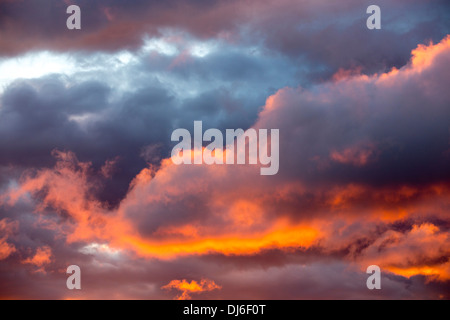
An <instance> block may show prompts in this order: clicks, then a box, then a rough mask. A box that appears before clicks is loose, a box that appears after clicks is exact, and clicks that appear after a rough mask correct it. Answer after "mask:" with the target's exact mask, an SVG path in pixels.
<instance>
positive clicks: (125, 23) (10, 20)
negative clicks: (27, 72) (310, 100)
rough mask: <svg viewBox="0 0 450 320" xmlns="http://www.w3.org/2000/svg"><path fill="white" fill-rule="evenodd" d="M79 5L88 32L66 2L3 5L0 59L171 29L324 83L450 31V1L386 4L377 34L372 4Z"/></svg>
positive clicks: (118, 45)
mask: <svg viewBox="0 0 450 320" xmlns="http://www.w3.org/2000/svg"><path fill="white" fill-rule="evenodd" d="M73 3H76V4H78V5H80V6H81V8H82V21H83V27H82V30H80V31H69V30H67V28H66V27H65V20H66V18H67V14H66V13H65V9H66V6H67V4H66V3H63V2H61V1H53V0H52V1H44V0H42V1H6V2H5V1H3V2H1V3H0V6H1V7H2V8H1V9H2V10H0V12H1V13H0V14H1V16H0V32H1V35H2V37H0V39H3V41H2V40H0V55H11V54H14V53H19V52H24V51H28V50H37V49H49V48H51V49H56V50H61V51H66V50H82V51H83V50H113V51H114V50H120V49H137V48H138V47H139V46H140V44H141V43H142V37H143V36H144V35H146V34H147V35H151V36H155V35H160V34H161V30H162V29H164V28H171V29H177V30H182V31H185V32H187V33H190V34H192V35H193V36H194V37H198V38H200V39H211V38H217V37H218V38H222V39H227V41H230V42H233V43H238V44H247V45H256V46H261V47H264V48H266V49H268V50H269V51H273V52H279V53H282V54H285V55H287V56H288V57H289V58H290V59H292V63H294V64H296V65H304V66H305V65H307V72H308V73H309V78H310V79H311V80H315V81H317V80H320V79H327V78H329V77H330V76H331V75H332V74H334V73H335V72H336V71H337V70H338V69H341V68H343V69H350V68H352V69H361V70H362V71H363V72H365V73H373V72H376V71H380V70H388V69H389V68H391V67H393V66H397V67H398V66H401V65H403V64H404V63H405V62H406V61H407V60H408V58H409V52H410V51H411V49H413V48H414V47H415V46H416V44H417V43H421V42H425V41H428V40H434V41H438V40H440V39H441V38H442V37H443V36H444V35H445V34H447V33H448V32H449V30H450V22H449V21H450V19H449V13H448V12H450V10H449V5H448V3H447V2H446V1H434V2H433V4H430V3H429V2H427V1H424V0H416V1H396V2H392V1H381V2H378V3H377V4H378V5H379V6H380V7H381V8H382V21H383V22H382V30H377V31H373V30H368V29H367V28H366V25H365V20H366V19H367V17H368V15H367V14H366V12H365V11H366V8H367V7H368V6H369V5H370V4H372V3H371V2H370V1H364V2H361V1H356V0H355V1H347V2H345V3H333V2H328V1H321V2H316V1H314V2H309V1H293V0H283V1H269V0H267V1H219V0H217V1H188V0H181V1H180V0H178V1H177V0H170V1H134V2H133V5H132V6H130V5H128V4H126V2H124V1H81V0H80V1H74V2H73ZM15 39H20V41H15ZM249 63H251V62H249ZM225 65H226V64H225ZM224 70H225V69H224ZM230 70H233V68H231V69H230Z"/></svg>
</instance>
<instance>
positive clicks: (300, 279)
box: [0, 0, 450, 300]
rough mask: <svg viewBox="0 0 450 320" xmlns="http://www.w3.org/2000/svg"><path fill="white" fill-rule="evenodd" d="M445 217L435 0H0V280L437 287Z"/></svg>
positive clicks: (448, 178)
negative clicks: (228, 149) (200, 136)
mask: <svg viewBox="0 0 450 320" xmlns="http://www.w3.org/2000/svg"><path fill="white" fill-rule="evenodd" d="M72 4H75V5H78V6H79V7H80V8H81V30H68V29H67V27H66V20H67V18H68V17H69V14H67V13H66V9H67V7H68V6H70V5H72ZM371 4H376V5H378V6H379V7H380V8H381V24H382V28H381V30H369V29H368V28H367V26H366V20H367V18H368V17H369V15H368V14H367V13H366V9H367V7H368V6H369V5H371ZM194 121H202V122H203V128H204V130H206V129H208V128H217V129H219V130H221V131H222V132H225V130H226V129H238V128H242V129H244V130H247V129H250V128H253V129H257V130H258V129H279V130H280V143H279V158H280V168H279V172H278V174H276V175H273V176H263V175H260V166H259V165H175V164H173V162H172V160H171V158H170V157H171V150H172V148H173V147H174V145H175V144H176V143H175V142H172V141H171V134H172V132H173V131H174V130H176V129H178V128H186V129H188V130H189V131H191V132H193V128H194ZM192 152H193V153H195V152H197V151H194V150H193V151H192ZM449 231H450V3H449V1H447V0H442V1H441V0H434V1H428V0H376V1H372V0H371V1H366V0H363V1H361V0H341V1H332V0H316V1H307V0H164V1H156V0H155V1H149V0H133V1H124V0H78V1H77V0H74V1H72V0H64V1H61V0H0V299H169V300H170V299H450V232H449ZM70 265H77V266H79V267H80V268H81V285H82V289H81V290H69V289H68V288H67V287H66V280H67V277H68V275H67V274H66V269H67V267H68V266H70ZM370 265H378V266H380V268H381V275H382V277H381V281H382V282H381V285H382V289H381V290H369V289H368V288H367V287H366V280H367V278H368V276H369V275H368V274H366V269H367V267H368V266H370Z"/></svg>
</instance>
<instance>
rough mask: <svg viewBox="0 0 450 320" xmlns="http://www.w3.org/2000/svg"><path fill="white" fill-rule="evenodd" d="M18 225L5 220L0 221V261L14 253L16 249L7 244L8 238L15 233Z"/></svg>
mask: <svg viewBox="0 0 450 320" xmlns="http://www.w3.org/2000/svg"><path fill="white" fill-rule="evenodd" d="M18 225H19V223H18V222H17V221H15V222H12V221H9V220H7V219H2V220H0V261H1V260H4V259H6V258H8V257H9V256H10V255H11V254H13V253H14V252H16V247H15V246H14V245H13V244H10V243H8V242H7V240H8V237H9V236H11V235H13V234H14V233H15V232H17V229H18Z"/></svg>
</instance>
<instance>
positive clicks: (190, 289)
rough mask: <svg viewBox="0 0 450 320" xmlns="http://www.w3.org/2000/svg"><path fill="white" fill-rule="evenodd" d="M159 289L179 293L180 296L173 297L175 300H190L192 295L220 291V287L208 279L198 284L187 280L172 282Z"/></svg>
mask: <svg viewBox="0 0 450 320" xmlns="http://www.w3.org/2000/svg"><path fill="white" fill-rule="evenodd" d="M161 289H165V290H171V289H176V290H179V291H181V294H180V295H179V296H177V297H175V299H176V300H191V295H192V294H199V293H202V292H208V291H213V290H217V289H218V290H220V289H222V287H221V286H219V285H217V284H216V283H215V282H214V281H212V280H208V279H202V280H201V281H200V282H197V281H195V280H192V281H191V282H188V281H187V280H185V279H183V280H172V281H170V283H169V284H167V285H165V286H163V287H161Z"/></svg>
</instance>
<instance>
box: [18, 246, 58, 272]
mask: <svg viewBox="0 0 450 320" xmlns="http://www.w3.org/2000/svg"><path fill="white" fill-rule="evenodd" d="M51 257H52V249H51V248H50V247H48V246H45V247H41V248H37V250H36V254H35V255H34V256H33V257H30V258H27V259H25V260H23V261H22V263H23V264H31V265H34V266H36V267H38V268H39V269H38V270H39V271H44V268H43V267H44V266H45V265H47V264H49V263H50V262H51Z"/></svg>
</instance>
